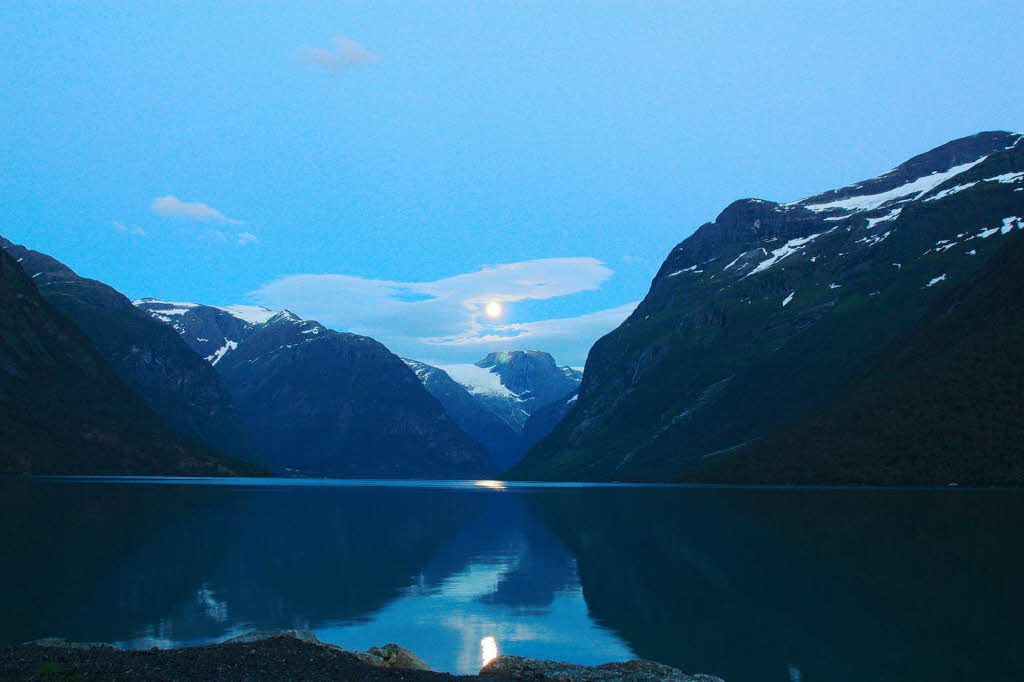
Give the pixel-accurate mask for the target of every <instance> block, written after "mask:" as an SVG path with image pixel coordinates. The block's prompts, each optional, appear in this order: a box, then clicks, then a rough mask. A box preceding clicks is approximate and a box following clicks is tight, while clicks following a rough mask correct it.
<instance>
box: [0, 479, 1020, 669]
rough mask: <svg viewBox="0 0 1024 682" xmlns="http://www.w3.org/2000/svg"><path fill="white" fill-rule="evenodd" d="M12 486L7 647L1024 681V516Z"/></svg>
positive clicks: (912, 506) (1, 520) (423, 491)
mask: <svg viewBox="0 0 1024 682" xmlns="http://www.w3.org/2000/svg"><path fill="white" fill-rule="evenodd" d="M167 483H168V484H155V483H153V482H141V481H135V482H124V481H110V480H106V481H103V480H97V481H68V480H37V481H28V480H24V479H4V480H0V543H2V546H3V547H4V559H5V560H4V561H3V562H0V600H2V603H3V604H4V609H3V611H2V613H0V641H5V642H17V641H25V640H29V639H35V638H39V637H44V636H60V637H67V638H69V639H74V640H79V641H108V642H120V643H123V644H125V645H128V646H139V647H148V646H172V645H182V644H186V645H190V644H200V643H206V642H213V641H219V640H222V639H224V638H226V637H229V636H231V635H233V634H236V633H239V632H243V631H245V630H250V629H285V628H309V629H312V630H313V631H314V632H316V633H317V635H318V636H319V637H320V638H321V639H323V640H325V641H330V642H334V643H337V644H339V645H341V646H344V647H347V648H353V649H365V648H367V647H369V646H373V645H378V644H384V643H387V642H391V641H394V642H398V643H400V644H402V645H404V646H407V647H409V648H410V649H412V650H413V651H415V652H416V653H417V654H419V655H420V656H422V657H423V658H424V659H425V660H426V661H427V662H428V663H430V664H431V665H432V666H433V667H434V668H435V669H440V670H451V671H456V672H475V671H476V670H478V669H479V668H480V667H481V666H482V665H483V664H484V663H485V662H487V661H488V660H490V658H492V657H493V656H495V655H496V654H497V652H498V650H499V649H500V651H501V653H507V654H516V655H524V656H534V657H543V658H555V659H561V660H569V661H573V662H578V663H598V662H605V661H609V660H615V659H619V660H621V659H625V658H630V657H635V656H639V657H644V658H652V659H655V660H660V661H663V662H666V663H669V664H672V665H676V666H678V667H681V668H684V669H686V670H690V671H705V672H713V673H716V674H719V675H721V676H723V677H724V678H726V679H727V680H729V681H730V682H738V681H742V680H780V681H782V680H791V679H803V680H821V679H827V680H839V681H843V680H861V679H872V680H904V679H958V678H961V677H965V678H966V677H968V676H971V677H973V678H976V679H987V680H999V679H1013V678H1014V676H1015V672H1016V671H1017V670H1020V669H1022V668H1024V655H1022V654H1021V653H1020V651H1019V650H1018V647H1017V640H1018V639H1019V636H1020V634H1021V629H1020V627H1019V626H1018V624H1017V622H1018V618H1019V613H1020V612H1021V608H1022V607H1024V597H1022V591H1021V588H1020V586H1019V582H1020V581H1019V579H1018V574H1017V572H1018V570H1019V566H1020V564H1021V559H1024V550H1022V549H1021V548H1020V545H1019V543H1018V541H1017V537H1018V533H1019V528H1020V523H1021V521H1024V494H1021V493H1017V492H1010V491H966V490H960V491H948V492H946V491H869V490H858V491H848V490H793V489H788V490H787V489H743V488H692V487H691V488H672V487H645V488H629V487H614V486H612V487H608V486H605V487H580V486H559V487H529V486H525V487H524V486H522V485H517V484H504V483H502V482H500V481H480V482H465V483H453V482H444V483H441V482H430V483H425V484H423V485H413V484H402V483H395V482H388V483H386V484H385V485H380V486H378V485H373V484H368V483H366V482H358V483H351V484H340V483H337V482H327V483H326V484H325V485H318V484H317V482H314V481H298V482H296V481H285V482H280V483H274V482H272V481H262V482H254V481H247V482H238V481H232V482H228V483H224V482H217V481H203V482H201V484H195V483H192V482H187V481H180V480H179V481H169V482H167Z"/></svg>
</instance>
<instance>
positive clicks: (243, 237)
mask: <svg viewBox="0 0 1024 682" xmlns="http://www.w3.org/2000/svg"><path fill="white" fill-rule="evenodd" d="M258 241H259V237H257V236H256V235H254V234H253V233H252V232H239V233H238V234H236V235H235V243H236V244H238V245H239V246H245V245H246V244H255V243H256V242H258Z"/></svg>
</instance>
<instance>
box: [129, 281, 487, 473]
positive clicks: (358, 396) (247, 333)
mask: <svg viewBox="0 0 1024 682" xmlns="http://www.w3.org/2000/svg"><path fill="white" fill-rule="evenodd" d="M136 305H137V306H138V307H139V308H140V309H142V310H145V311H147V312H148V313H149V314H150V315H152V316H153V317H154V318H156V319H159V320H161V321H163V322H165V323H166V324H168V325H170V326H172V327H173V329H175V330H176V331H177V332H178V333H179V334H180V335H181V337H182V338H183V339H184V340H185V342H186V343H188V344H189V345H190V346H191V347H192V348H193V349H195V350H196V351H197V352H199V353H203V354H205V357H206V359H207V360H208V362H209V363H210V364H211V366H212V367H214V369H215V370H216V371H217V373H218V374H219V375H220V376H221V378H222V381H223V382H224V384H225V385H226V386H227V388H228V390H229V391H230V393H231V396H232V398H233V399H234V401H235V403H236V404H237V405H238V408H239V410H240V412H241V414H242V417H243V420H244V422H245V424H246V427H247V428H248V430H249V432H250V433H251V435H252V437H253V441H254V442H255V444H256V445H255V447H256V448H257V450H258V452H259V453H260V455H261V458H262V459H261V461H262V462H265V463H266V464H267V465H268V466H269V467H271V468H273V469H275V470H277V471H280V472H289V473H301V474H306V475H317V476H347V477H358V478H368V477H380V478H403V477H404V478H470V477H478V476H484V475H487V474H492V473H494V468H495V467H494V465H493V464H492V463H491V462H490V460H489V459H488V457H487V454H486V452H485V450H484V448H483V447H482V446H481V445H480V444H479V443H477V442H476V441H474V440H473V439H472V438H470V437H469V436H467V435H466V434H465V433H464V432H463V431H462V430H460V429H459V427H458V426H457V425H456V424H455V423H454V422H453V421H452V420H450V419H449V418H448V416H447V415H446V414H445V412H444V409H443V408H442V406H441V404H440V403H439V402H438V401H437V399H436V398H434V397H433V396H431V395H430V393H428V392H427V390H426V389H425V388H424V387H423V385H422V384H421V383H420V381H419V380H418V379H417V378H416V375H415V374H414V373H413V372H412V370H410V369H409V367H407V366H406V364H405V363H404V362H403V361H402V360H401V359H400V358H399V357H398V356H396V355H394V354H392V353H391V352H390V351H389V350H388V349H387V348H385V347H384V346H383V345H382V344H380V343H378V342H377V341H375V340H373V339H371V338H368V337H365V336H358V335H355V334H347V333H342V332H337V331H333V330H331V329H328V328H327V327H324V326H323V325H321V324H320V323H318V322H315V321H313V320H302V319H300V318H299V317H298V316H296V315H295V314H293V313H291V312H289V311H287V310H286V311H281V312H274V311H270V310H267V309H265V308H259V307H256V306H226V307H215V306H207V305H202V304H197V303H173V302H166V301H158V300H156V299H141V300H139V301H136Z"/></svg>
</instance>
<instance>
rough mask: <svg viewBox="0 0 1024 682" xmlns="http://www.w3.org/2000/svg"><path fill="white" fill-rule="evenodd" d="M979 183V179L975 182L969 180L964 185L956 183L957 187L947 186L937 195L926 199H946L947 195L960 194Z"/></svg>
mask: <svg viewBox="0 0 1024 682" xmlns="http://www.w3.org/2000/svg"><path fill="white" fill-rule="evenodd" d="M977 184H978V181H977V180H975V181H974V182H968V183H966V184H964V185H956V186H955V187H947V188H946V189H944V190H942V191H941V192H939V193H938V194H936V195H935V196H932V197H928V198H927V199H925V201H938V200H939V199H945V198H946V197H951V196H953V195H954V194H959V193H960V192H963V191H964V190H965V189H970V188H971V187H974V186H975V185H977Z"/></svg>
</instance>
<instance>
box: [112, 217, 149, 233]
mask: <svg viewBox="0 0 1024 682" xmlns="http://www.w3.org/2000/svg"><path fill="white" fill-rule="evenodd" d="M110 225H111V227H113V228H114V229H115V230H117V231H118V232H121V233H122V234H135V235H144V234H146V231H145V230H144V229H142V228H141V227H139V226H138V225H125V224H124V223H122V222H121V221H119V220H115V221H113V222H112V223H110Z"/></svg>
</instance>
